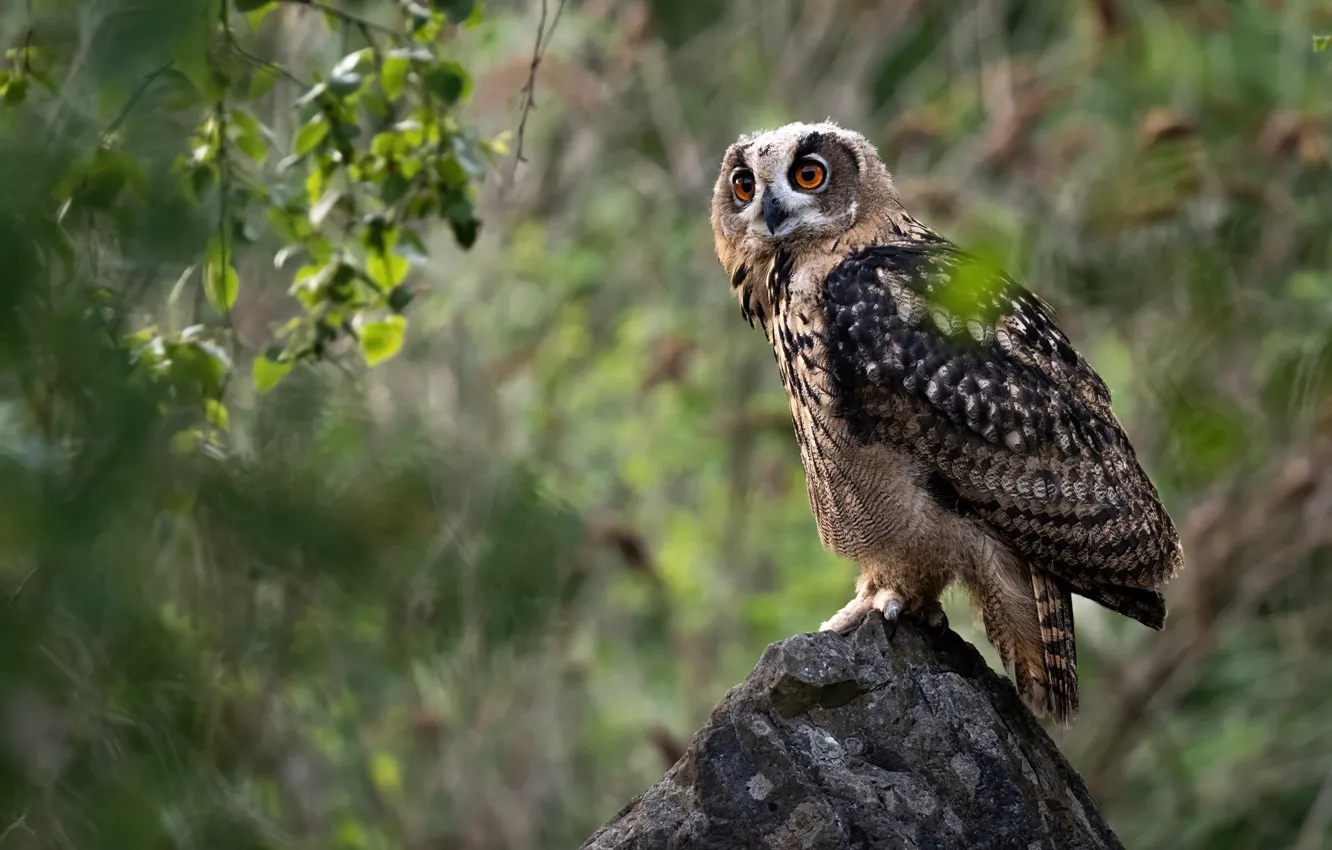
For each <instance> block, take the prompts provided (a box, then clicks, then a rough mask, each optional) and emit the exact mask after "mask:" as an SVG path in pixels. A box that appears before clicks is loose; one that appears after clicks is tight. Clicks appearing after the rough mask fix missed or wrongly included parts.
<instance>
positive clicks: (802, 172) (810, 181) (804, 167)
mask: <svg viewBox="0 0 1332 850" xmlns="http://www.w3.org/2000/svg"><path fill="white" fill-rule="evenodd" d="M791 179H792V180H793V181H795V184H796V185H797V186H799V187H800V188H801V189H805V190H807V191H813V190H814V189H817V188H819V187H820V186H822V185H823V181H824V180H827V179H828V169H826V168H824V167H823V163H821V162H819V161H818V160H817V159H802V160H800V161H799V162H797V163H796V164H795V165H794V166H792V167H791Z"/></svg>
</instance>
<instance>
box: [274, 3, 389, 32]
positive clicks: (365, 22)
mask: <svg viewBox="0 0 1332 850" xmlns="http://www.w3.org/2000/svg"><path fill="white" fill-rule="evenodd" d="M278 2H281V3H286V4H287V5H288V6H309V7H310V8H311V9H318V10H319V11H321V12H323V13H324V14H326V15H332V16H333V17H335V18H337V19H339V20H341V21H343V22H345V23H348V24H353V25H355V26H358V27H361V29H362V30H365V29H372V30H375V31H376V32H382V33H384V34H385V35H391V36H393V37H394V38H404V35H403V34H402V33H400V32H398V31H397V30H395V29H394V28H393V27H386V26H384V25H383V24H377V23H375V22H374V21H372V20H369V19H368V18H362V17H361V16H360V15H355V14H352V13H351V12H348V11H346V10H344V9H339V8H337V7H336V6H330V5H328V4H327V3H320V2H319V0H278Z"/></svg>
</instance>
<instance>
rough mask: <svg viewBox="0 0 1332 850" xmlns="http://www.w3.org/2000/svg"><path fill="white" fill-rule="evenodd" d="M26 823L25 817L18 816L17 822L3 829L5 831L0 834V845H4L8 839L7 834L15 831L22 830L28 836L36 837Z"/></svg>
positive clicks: (26, 818)
mask: <svg viewBox="0 0 1332 850" xmlns="http://www.w3.org/2000/svg"><path fill="white" fill-rule="evenodd" d="M27 821H28V816H27V815H20V816H19V819H18V820H16V821H14V822H13V823H11V824H10V825H9V826H7V827H5V831H4V832H0V844H4V843H5V839H7V838H9V833H11V832H13V831H14V830H16V829H22V830H24V831H26V832H27V833H28V834H29V835H36V834H37V833H35V832H33V831H32V827H30V826H28V823H27Z"/></svg>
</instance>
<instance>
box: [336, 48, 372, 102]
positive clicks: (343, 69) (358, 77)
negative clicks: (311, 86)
mask: <svg viewBox="0 0 1332 850" xmlns="http://www.w3.org/2000/svg"><path fill="white" fill-rule="evenodd" d="M373 59H374V51H373V50H371V49H370V48H368V47H363V48H361V49H360V50H356V51H353V52H351V53H348V54H347V55H346V56H344V57H342V59H341V60H339V62H338V64H336V65H334V66H333V73H332V74H331V75H330V76H329V80H328V90H329V91H331V92H333V94H335V95H337V96H338V97H346V96H347V95H349V94H352V93H353V92H355V91H356V90H357V89H359V88H360V87H361V84H362V83H364V82H365V73H364V71H365V69H366V68H368V67H369V66H370V65H371V64H372V62H373Z"/></svg>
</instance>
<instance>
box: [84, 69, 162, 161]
mask: <svg viewBox="0 0 1332 850" xmlns="http://www.w3.org/2000/svg"><path fill="white" fill-rule="evenodd" d="M174 64H175V60H174V59H171V60H168V61H167V62H166V63H165V64H163V65H162V66H161V67H159V68H157V69H156V70H154V71H153V72H152V73H151V74H149V75H148V76H146V77H144V78H143V81H142V82H140V83H139V85H138V86H137V87H136V88H135V89H134V91H132V92H130V96H129V99H128V100H126V101H125V105H124V106H122V107H120V112H119V113H117V115H116V117H115V118H113V119H111V123H110V124H108V125H107V127H106V129H105V130H103V131H102V136H101V144H103V145H104V144H106V140H107V139H108V138H110V137H111V134H113V133H115V132H116V131H117V130H119V129H120V125H121V124H124V123H125V119H126V118H128V117H129V114H130V112H131V111H133V109H134V105H135V104H136V103H138V102H139V99H140V98H142V97H143V95H144V92H146V91H148V87H149V86H151V85H152V84H153V81H154V80H156V79H157V78H158V77H160V76H162V75H163V74H165V73H166V72H167V71H169V70H171V66H172V65H174Z"/></svg>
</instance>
